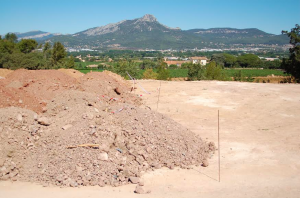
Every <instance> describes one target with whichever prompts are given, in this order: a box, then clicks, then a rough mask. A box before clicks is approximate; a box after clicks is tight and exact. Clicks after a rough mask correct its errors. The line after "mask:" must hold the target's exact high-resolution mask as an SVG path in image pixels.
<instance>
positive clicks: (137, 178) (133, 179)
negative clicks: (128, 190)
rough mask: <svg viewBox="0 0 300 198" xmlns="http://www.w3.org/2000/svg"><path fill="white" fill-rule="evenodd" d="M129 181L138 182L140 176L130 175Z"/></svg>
mask: <svg viewBox="0 0 300 198" xmlns="http://www.w3.org/2000/svg"><path fill="white" fill-rule="evenodd" d="M129 181H130V182H131V183H133V184H137V183H139V182H140V178H139V177H129Z"/></svg>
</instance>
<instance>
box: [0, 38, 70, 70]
mask: <svg viewBox="0 0 300 198" xmlns="http://www.w3.org/2000/svg"><path fill="white" fill-rule="evenodd" d="M37 46H38V43H37V42H36V41H35V40H32V39H22V40H21V41H19V42H17V36H16V35H15V34H13V33H8V34H6V35H5V37H4V39H2V38H0V68H7V69H19V68H25V69H55V68H61V67H64V68H74V66H75V65H74V57H72V56H71V57H70V58H68V57H67V56H66V55H67V54H66V51H65V49H64V46H63V45H62V44H61V43H59V42H57V43H54V46H53V48H52V47H51V45H50V43H46V44H45V45H44V48H43V50H42V52H41V51H39V50H37ZM39 47H41V46H39Z"/></svg>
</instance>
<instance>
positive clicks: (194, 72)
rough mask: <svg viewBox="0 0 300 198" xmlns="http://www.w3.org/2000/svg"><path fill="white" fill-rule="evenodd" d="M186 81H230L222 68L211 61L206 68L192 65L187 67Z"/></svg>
mask: <svg viewBox="0 0 300 198" xmlns="http://www.w3.org/2000/svg"><path fill="white" fill-rule="evenodd" d="M188 80H230V78H228V76H227V75H226V73H225V72H223V70H222V67H221V66H220V65H217V63H216V62H215V61H212V62H211V63H209V64H208V65H206V66H203V65H201V64H192V63H190V64H189V66H188Z"/></svg>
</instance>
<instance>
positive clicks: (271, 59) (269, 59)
mask: <svg viewBox="0 0 300 198" xmlns="http://www.w3.org/2000/svg"><path fill="white" fill-rule="evenodd" d="M259 58H260V59H262V60H266V61H275V60H279V58H265V57H259Z"/></svg>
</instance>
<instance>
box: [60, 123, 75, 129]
mask: <svg viewBox="0 0 300 198" xmlns="http://www.w3.org/2000/svg"><path fill="white" fill-rule="evenodd" d="M72 126H73V125H72V124H67V125H65V126H63V127H62V129H63V130H68V129H69V128H71V127H72Z"/></svg>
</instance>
